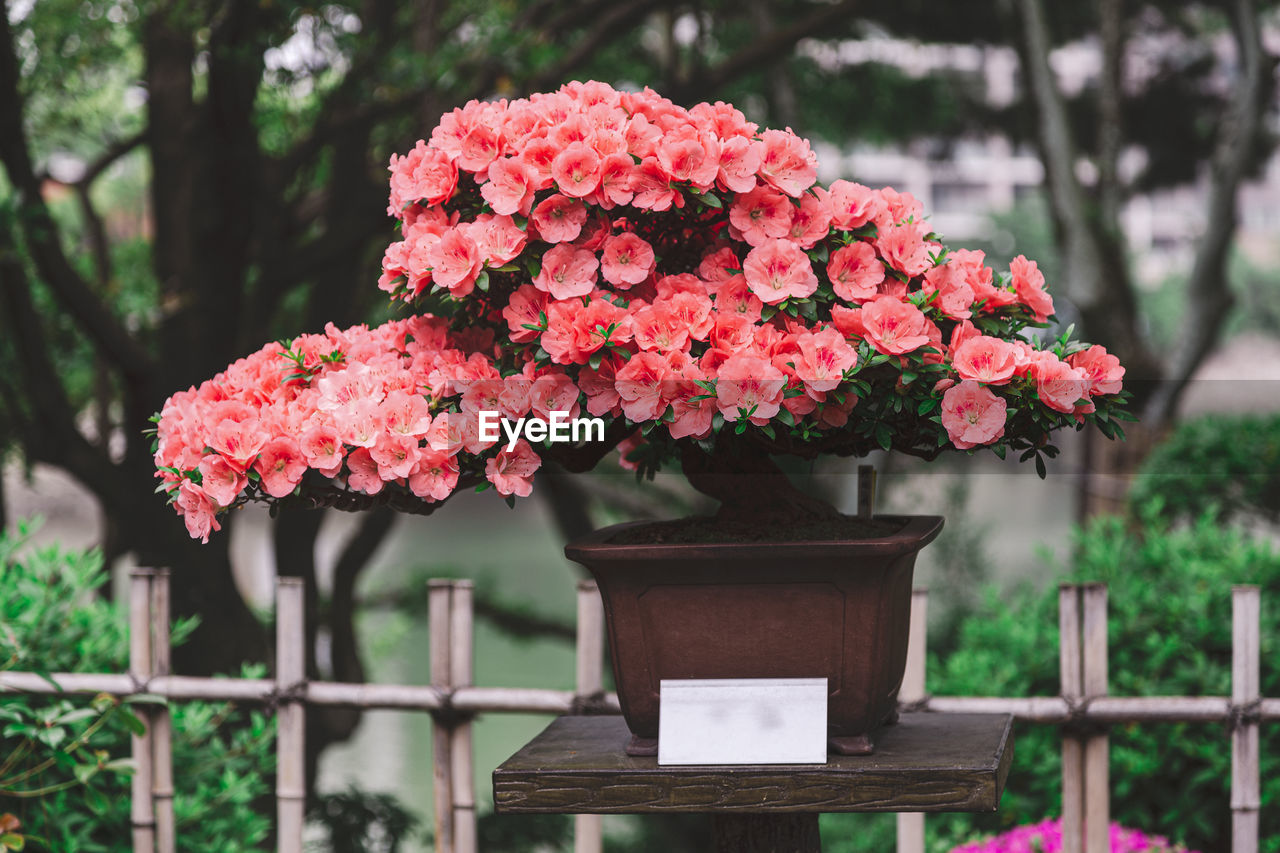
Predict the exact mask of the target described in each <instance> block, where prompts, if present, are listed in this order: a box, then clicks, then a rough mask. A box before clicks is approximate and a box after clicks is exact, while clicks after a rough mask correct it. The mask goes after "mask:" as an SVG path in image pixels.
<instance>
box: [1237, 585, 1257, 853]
mask: <svg viewBox="0 0 1280 853" xmlns="http://www.w3.org/2000/svg"><path fill="white" fill-rule="evenodd" d="M1260 610H1261V592H1260V591H1259V589H1258V587H1256V586H1236V587H1232V588H1231V706H1232V722H1233V724H1234V725H1233V727H1232V732H1231V850H1232V853H1257V850H1258V809H1259V808H1260V806H1261V796H1260V794H1261V790H1260V786H1259V780H1258V720H1257V717H1256V715H1255V716H1251V717H1249V718H1247V719H1246V718H1242V717H1241V712H1242V711H1246V710H1248V709H1250V708H1251V707H1254V706H1256V704H1257V702H1258V700H1259V698H1260V696H1261V692H1260V684H1259V648H1258V647H1259V627H1258V620H1259V616H1260Z"/></svg>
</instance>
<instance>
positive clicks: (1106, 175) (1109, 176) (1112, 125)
mask: <svg viewBox="0 0 1280 853" xmlns="http://www.w3.org/2000/svg"><path fill="white" fill-rule="evenodd" d="M1098 31H1099V34H1100V35H1101V40H1102V73H1101V75H1100V78H1099V83H1098V204H1099V208H1100V209H1099V213H1100V214H1101V218H1102V227H1103V228H1105V229H1107V230H1108V231H1111V232H1114V233H1118V232H1119V231H1120V196H1121V192H1120V149H1121V146H1122V144H1123V141H1124V132H1123V127H1124V125H1123V119H1124V113H1123V110H1122V108H1121V97H1122V85H1121V79H1122V76H1123V72H1124V43H1125V40H1124V0H1099V3H1098Z"/></svg>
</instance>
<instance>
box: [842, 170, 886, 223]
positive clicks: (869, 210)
mask: <svg viewBox="0 0 1280 853" xmlns="http://www.w3.org/2000/svg"><path fill="white" fill-rule="evenodd" d="M828 199H829V203H830V205H831V225H832V226H833V227H835V228H838V229H840V230H841V231H853V230H855V229H857V228H861V227H862V226H863V225H866V224H867V223H868V222H875V221H876V220H878V219H879V218H880V217H881V216H882V215H883V214H884V210H885V205H884V198H883V197H882V196H881V195H880V194H879V193H878V192H876V191H875V190H873V189H871V188H869V187H864V186H863V185H862V184H855V183H852V182H851V181H843V180H841V181H834V182H832V184H831V188H830V190H829V191H828Z"/></svg>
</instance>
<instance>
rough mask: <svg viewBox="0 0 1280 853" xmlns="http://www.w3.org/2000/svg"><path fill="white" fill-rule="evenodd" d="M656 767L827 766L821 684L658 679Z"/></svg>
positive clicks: (808, 680)
mask: <svg viewBox="0 0 1280 853" xmlns="http://www.w3.org/2000/svg"><path fill="white" fill-rule="evenodd" d="M659 686H660V690H661V692H660V694H659V703H660V704H659V717H658V763H659V764H826V763H827V680H826V679H825V678H716V679H711V678H707V679H685V680H679V679H663V680H662V681H661V682H660V685H659Z"/></svg>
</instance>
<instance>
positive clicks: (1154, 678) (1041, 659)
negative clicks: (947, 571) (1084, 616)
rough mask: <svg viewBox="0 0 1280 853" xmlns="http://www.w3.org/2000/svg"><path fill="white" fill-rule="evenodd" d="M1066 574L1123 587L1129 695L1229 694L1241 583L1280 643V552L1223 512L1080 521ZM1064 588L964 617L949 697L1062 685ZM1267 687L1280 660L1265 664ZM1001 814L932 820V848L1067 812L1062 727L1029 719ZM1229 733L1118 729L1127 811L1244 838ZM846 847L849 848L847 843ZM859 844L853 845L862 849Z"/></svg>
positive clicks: (1124, 680)
mask: <svg viewBox="0 0 1280 853" xmlns="http://www.w3.org/2000/svg"><path fill="white" fill-rule="evenodd" d="M1075 546H1076V558H1075V566H1074V568H1073V569H1071V570H1070V571H1064V573H1063V576H1062V579H1063V580H1064V581H1078V582H1083V581H1101V582H1103V583H1106V584H1107V585H1108V589H1109V608H1110V610H1109V620H1108V621H1109V643H1110V661H1109V670H1110V690H1111V693H1112V694H1114V695H1118V696H1195V695H1206V696H1228V695H1230V693H1231V634H1232V631H1231V586H1232V585H1233V584H1245V583H1248V584H1257V585H1259V586H1260V587H1261V589H1262V597H1263V602H1264V604H1263V610H1262V658H1263V660H1267V659H1268V658H1269V657H1270V656H1271V655H1273V654H1274V653H1275V651H1276V646H1275V644H1276V642H1277V639H1278V638H1280V608H1275V607H1274V606H1270V607H1269V606H1267V602H1274V601H1276V600H1277V597H1280V555H1278V554H1277V553H1276V552H1275V551H1274V550H1272V549H1271V548H1270V547H1269V546H1268V545H1266V544H1264V543H1260V542H1256V541H1253V540H1251V539H1250V538H1249V537H1247V536H1246V535H1245V534H1243V533H1242V532H1240V531H1239V530H1236V529H1233V528H1231V527H1225V526H1223V525H1222V524H1220V523H1219V522H1218V521H1217V519H1215V518H1214V517H1213V516H1203V517H1201V518H1199V519H1198V520H1197V521H1195V522H1194V523H1193V524H1191V525H1187V526H1179V527H1174V526H1170V525H1169V524H1168V523H1167V522H1166V521H1164V520H1163V519H1162V518H1161V517H1160V515H1159V507H1158V506H1154V505H1149V506H1148V507H1146V508H1144V509H1143V510H1142V514H1141V526H1140V527H1138V528H1130V527H1126V525H1125V523H1124V522H1123V521H1122V520H1121V519H1118V518H1102V519H1098V520H1096V521H1095V522H1093V523H1091V524H1090V525H1088V526H1087V527H1086V528H1084V529H1083V530H1080V531H1078V533H1077V536H1076V541H1075ZM1057 608H1058V595H1057V589H1056V588H1055V587H1053V586H1050V587H1048V588H1038V589H1032V588H1030V587H1024V588H1021V589H1018V590H1015V591H1014V592H1012V593H1010V594H1009V595H1007V596H1004V597H997V596H995V595H994V594H993V595H991V596H990V597H989V598H988V601H987V602H986V604H985V605H984V606H983V607H982V608H980V609H979V610H978V611H977V612H975V613H974V614H973V615H972V616H971V617H970V618H969V619H967V620H965V622H964V624H963V625H962V627H961V629H960V632H959V636H958V639H957V642H956V644H955V646H954V647H953V648H947V649H941V648H935V649H934V650H933V654H931V655H930V661H929V672H930V676H929V689H930V692H932V693H935V694H938V695H985V696H1053V695H1056V694H1057V693H1058V690H1059V684H1058V654H1057V645H1058V641H1057V632H1058V619H1057ZM1262 692H1263V695H1267V696H1272V695H1276V694H1277V692H1280V672H1278V671H1275V670H1274V668H1267V667H1264V668H1263V673H1262ZM1016 736H1017V749H1016V750H1015V753H1014V766H1013V770H1012V772H1011V773H1010V775H1009V782H1008V787H1007V789H1006V791H1005V794H1004V799H1003V800H1002V802H1001V808H1000V812H999V813H998V814H997V815H993V816H959V815H957V816H951V817H946V818H942V817H939V818H937V819H931V820H930V823H929V825H930V834H931V843H930V848H931V849H938V850H944V849H948V845H950V844H952V843H957V842H959V841H962V840H965V839H966V838H969V837H972V836H973V835H974V834H976V833H978V832H984V831H985V832H994V831H999V830H1003V829H1007V828H1009V827H1012V826H1016V825H1019V824H1023V823H1029V822H1034V821H1037V820H1040V819H1042V818H1044V817H1046V816H1052V815H1056V814H1059V813H1060V812H1061V752H1060V743H1061V732H1060V730H1058V729H1057V728H1055V727H1049V726H1031V725H1020V726H1019V727H1018V730H1017V732H1016ZM1228 743H1229V732H1228V731H1227V730H1226V729H1225V728H1224V727H1223V726H1221V725H1213V724H1203V723H1200V724H1191V723H1178V724H1147V723H1144V724H1133V725H1124V726H1116V727H1114V728H1113V729H1112V730H1111V790H1112V808H1111V816H1112V819H1113V820H1116V821H1119V822H1120V823H1121V824H1123V825H1125V826H1130V827H1135V828H1139V829H1142V830H1144V831H1150V832H1156V833H1159V834H1161V835H1165V836H1166V837H1169V838H1170V839H1173V840H1176V841H1180V842H1182V843H1185V844H1187V845H1188V846H1190V847H1192V848H1195V849H1199V850H1224V849H1229V848H1230V840H1231V834H1230V828H1231V811H1230V801H1229V792H1228V790H1227V787H1228V786H1227V785H1226V784H1224V780H1226V779H1228V778H1229V777H1230V761H1231V759H1230V752H1231V751H1230V749H1229V748H1228ZM1262 778H1263V795H1262V800H1263V808H1262V829H1261V837H1262V838H1263V839H1265V840H1264V841H1263V846H1262V847H1261V849H1262V850H1264V851H1272V853H1274V851H1277V850H1280V814H1277V813H1276V810H1275V809H1274V808H1269V806H1270V805H1271V804H1274V803H1276V802H1277V798H1278V797H1280V729H1277V728H1276V727H1275V726H1264V727H1263V728H1262ZM833 849H837V850H838V849H840V848H833ZM849 849H852V848H849Z"/></svg>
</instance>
